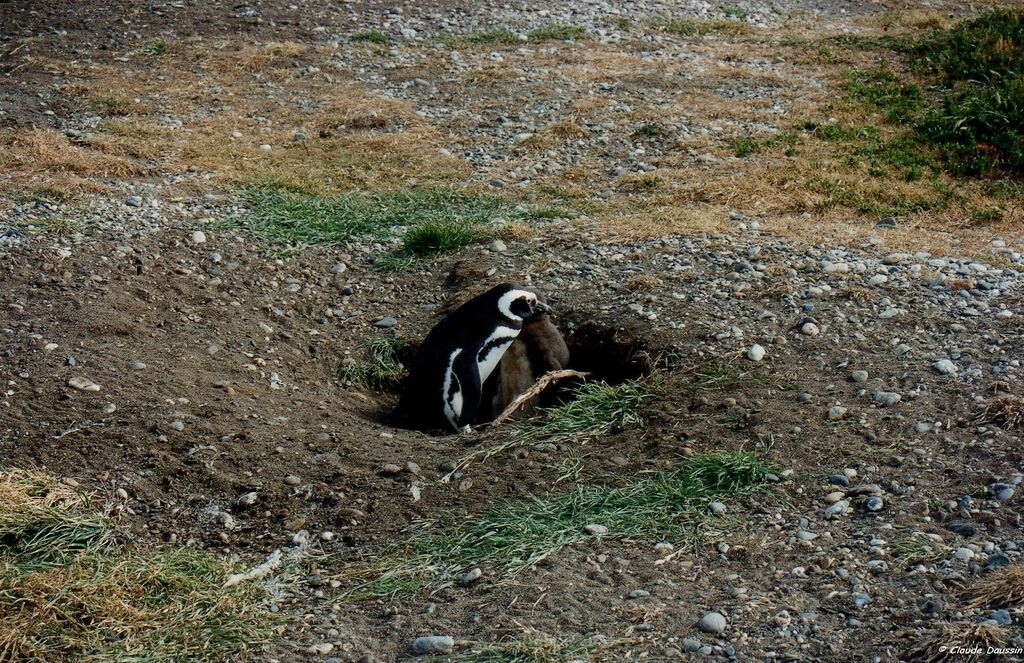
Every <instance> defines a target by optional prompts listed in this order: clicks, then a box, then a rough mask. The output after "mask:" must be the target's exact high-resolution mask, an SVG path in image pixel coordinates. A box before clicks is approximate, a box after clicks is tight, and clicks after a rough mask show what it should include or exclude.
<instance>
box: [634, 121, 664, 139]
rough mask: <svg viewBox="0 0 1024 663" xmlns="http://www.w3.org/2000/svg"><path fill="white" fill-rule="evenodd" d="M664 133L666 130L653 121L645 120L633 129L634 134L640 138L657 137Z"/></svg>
mask: <svg viewBox="0 0 1024 663" xmlns="http://www.w3.org/2000/svg"><path fill="white" fill-rule="evenodd" d="M664 133H665V130H664V129H662V128H661V127H660V126H659V125H657V124H654V123H653V122H645V123H644V124H641V125H640V126H639V127H637V128H636V129H635V130H634V131H633V135H634V136H636V137H638V138H655V137H657V136H661V135H662V134H664Z"/></svg>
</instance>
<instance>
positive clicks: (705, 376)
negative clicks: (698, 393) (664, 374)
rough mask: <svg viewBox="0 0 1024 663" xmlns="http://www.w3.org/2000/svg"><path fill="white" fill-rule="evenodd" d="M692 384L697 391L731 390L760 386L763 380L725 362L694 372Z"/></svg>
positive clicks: (709, 365)
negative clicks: (747, 386)
mask: <svg viewBox="0 0 1024 663" xmlns="http://www.w3.org/2000/svg"><path fill="white" fill-rule="evenodd" d="M694 378H695V380H694V384H695V385H696V386H697V388H698V389H702V390H704V391H712V390H716V389H731V388H733V387H740V386H744V385H756V384H762V383H763V382H764V378H762V377H761V376H760V375H757V374H754V373H747V372H744V371H743V370H742V369H741V368H739V367H738V366H735V365H733V364H729V363H727V362H724V361H722V362H717V363H714V364H708V365H707V366H702V367H701V368H698V369H697V370H696V371H695V372H694Z"/></svg>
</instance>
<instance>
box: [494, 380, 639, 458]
mask: <svg viewBox="0 0 1024 663" xmlns="http://www.w3.org/2000/svg"><path fill="white" fill-rule="evenodd" d="M649 397H650V391H649V388H648V386H647V385H646V384H645V383H643V382H642V381H630V382H623V383H622V384H618V385H610V384H608V383H607V382H601V381H595V382H584V383H583V384H581V385H580V386H578V387H576V388H575V389H574V390H573V391H572V393H571V395H569V396H568V399H569V400H568V401H567V402H565V403H563V404H562V405H557V406H554V407H550V408H542V409H541V413H542V414H543V415H544V416H543V417H542V418H540V419H538V420H536V421H535V422H534V423H533V424H531V425H529V426H524V427H523V428H520V429H517V430H516V433H515V434H514V436H513V437H514V438H515V439H516V441H518V442H522V443H526V444H561V443H565V442H582V441H584V440H586V439H588V438H594V437H600V436H601V435H605V434H607V433H609V432H611V431H613V430H618V429H622V428H626V427H639V426H642V425H643V418H642V417H641V416H640V406H641V405H642V404H643V402H644V401H645V400H647V399H648V398H649Z"/></svg>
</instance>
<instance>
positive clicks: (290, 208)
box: [243, 183, 572, 258]
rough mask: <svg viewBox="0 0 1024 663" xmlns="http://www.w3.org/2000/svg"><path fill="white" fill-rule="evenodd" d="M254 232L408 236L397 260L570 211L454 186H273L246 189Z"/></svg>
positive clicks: (287, 240) (293, 237) (305, 237)
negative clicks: (341, 190)
mask: <svg viewBox="0 0 1024 663" xmlns="http://www.w3.org/2000/svg"><path fill="white" fill-rule="evenodd" d="M243 194H244V197H245V200H246V202H247V203H248V205H249V208H250V213H249V219H250V223H251V226H252V228H253V230H255V231H256V232H257V234H260V235H262V236H263V237H265V238H266V239H268V240H270V241H271V242H275V243H281V244H290V245H303V244H343V243H345V242H347V241H350V240H353V239H359V238H372V239H377V240H388V239H393V238H397V237H401V247H400V248H399V250H398V252H397V253H396V254H395V256H394V257H396V258H410V257H424V256H430V255H435V254H438V253H447V252H451V251H457V250H459V249H461V248H463V247H465V246H467V245H468V244H471V243H473V242H475V241H479V240H482V239H486V238H489V237H491V236H493V235H494V234H495V233H496V232H497V227H496V226H495V224H494V221H495V220H496V219H499V218H500V219H503V220H505V221H536V220H540V219H550V218H558V217H561V216H571V215H572V212H571V211H569V210H564V209H561V208H553V207H542V206H530V205H520V204H518V203H515V202H514V201H511V200H508V199H506V198H503V197H501V196H496V195H492V194H486V193H478V192H474V191H468V190H463V189H457V188H452V187H429V188H428V187H424V188H409V189H397V190H387V191H376V192H371V193H364V192H354V193H346V194H342V195H339V196H334V197H323V196H318V195H314V194H310V193H305V192H301V191H293V190H289V189H287V188H285V187H282V186H278V185H276V184H274V183H265V184H260V185H256V186H251V187H249V188H247V189H245V190H244V192H243Z"/></svg>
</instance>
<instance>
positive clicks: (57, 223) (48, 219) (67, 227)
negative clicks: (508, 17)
mask: <svg viewBox="0 0 1024 663" xmlns="http://www.w3.org/2000/svg"><path fill="white" fill-rule="evenodd" d="M40 202H41V201H40ZM2 225H3V224H0V227H2ZM12 226H13V227H15V228H18V229H20V230H27V231H35V232H43V233H48V234H53V235H57V236H58V237H66V236H69V235H78V234H84V233H87V232H89V231H90V230H91V229H92V226H86V225H84V224H83V223H81V222H80V221H76V220H75V219H71V218H68V217H66V216H43V217H39V218H35V219H32V221H31V222H28V221H24V220H18V221H15V222H14V223H13V224H12Z"/></svg>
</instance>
